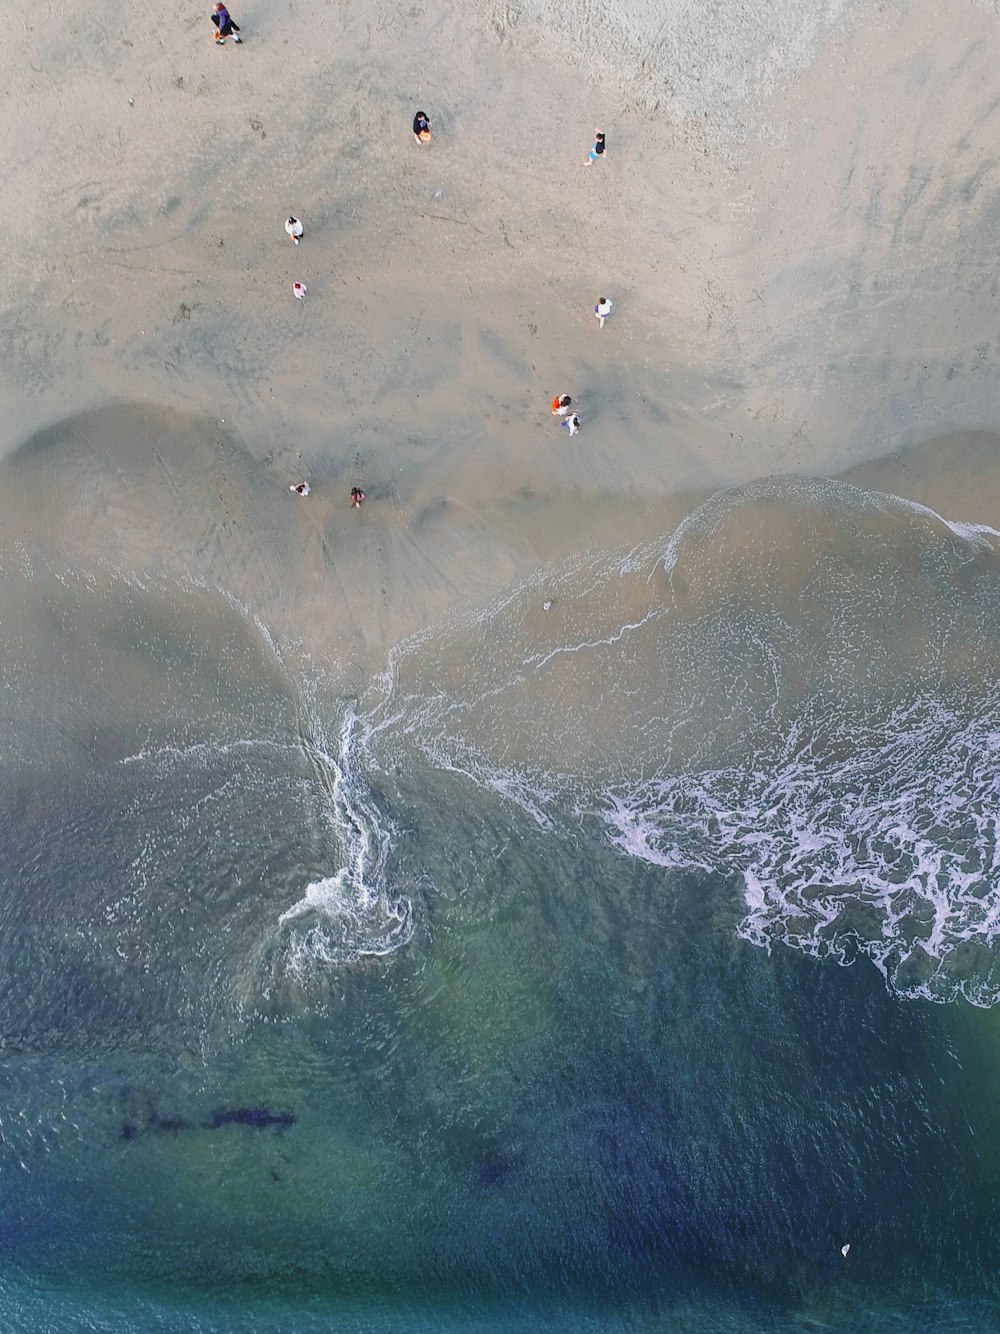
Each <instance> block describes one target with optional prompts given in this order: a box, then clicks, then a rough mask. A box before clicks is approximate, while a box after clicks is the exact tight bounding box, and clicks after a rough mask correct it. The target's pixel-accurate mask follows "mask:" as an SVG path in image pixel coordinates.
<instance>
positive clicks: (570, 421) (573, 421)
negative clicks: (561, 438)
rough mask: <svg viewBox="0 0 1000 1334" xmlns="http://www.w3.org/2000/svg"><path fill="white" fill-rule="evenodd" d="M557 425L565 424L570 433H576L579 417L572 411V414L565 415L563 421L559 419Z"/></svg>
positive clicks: (578, 428) (578, 427) (578, 426)
mask: <svg viewBox="0 0 1000 1334" xmlns="http://www.w3.org/2000/svg"><path fill="white" fill-rule="evenodd" d="M559 425H560V426H565V427H566V430H567V431H569V433H570V435H576V434H577V433H578V432H579V430H580V418H579V417H578V416H577V415H576V413H575V412H574V413H573V415H572V416H570V417H567V418H566V420H565V421H561V422H560V423H559Z"/></svg>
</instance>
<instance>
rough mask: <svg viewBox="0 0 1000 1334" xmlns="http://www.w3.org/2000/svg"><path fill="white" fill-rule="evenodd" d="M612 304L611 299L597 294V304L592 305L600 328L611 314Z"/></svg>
mask: <svg viewBox="0 0 1000 1334" xmlns="http://www.w3.org/2000/svg"><path fill="white" fill-rule="evenodd" d="M614 304H615V303H614V302H613V301H609V300H608V298H607V297H606V296H599V297H598V298H597V305H596V306H595V307H594V314H595V315H596V316H597V322H598V324H599V325H600V327H601V328H602V329H603V328H604V321H605V320H606V319H607V318H608V316H609V315H610V314H611V307H612V306H613V305H614Z"/></svg>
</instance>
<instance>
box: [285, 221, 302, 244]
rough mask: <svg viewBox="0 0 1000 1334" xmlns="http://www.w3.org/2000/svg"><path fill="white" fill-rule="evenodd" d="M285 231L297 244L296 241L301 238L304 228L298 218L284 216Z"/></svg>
mask: <svg viewBox="0 0 1000 1334" xmlns="http://www.w3.org/2000/svg"><path fill="white" fill-rule="evenodd" d="M285 231H286V232H287V233H288V235H289V236H290V237H291V238H292V240H293V241H294V242H295V244H296V245H298V243H299V242H300V241H301V240H302V237H303V234H304V233H305V228H304V227H303V226H302V223H301V222H299V220H298V218H286V219H285Z"/></svg>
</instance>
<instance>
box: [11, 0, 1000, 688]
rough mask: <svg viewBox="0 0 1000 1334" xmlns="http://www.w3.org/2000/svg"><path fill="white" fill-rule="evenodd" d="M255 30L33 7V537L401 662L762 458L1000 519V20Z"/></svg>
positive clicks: (26, 337) (434, 16)
mask: <svg viewBox="0 0 1000 1334" xmlns="http://www.w3.org/2000/svg"><path fill="white" fill-rule="evenodd" d="M236 18H237V20H238V21H239V22H240V23H241V25H242V28H243V31H244V36H245V41H244V43H243V45H242V46H240V47H235V46H234V45H233V44H232V43H231V42H230V43H228V44H227V45H226V46H225V47H224V48H216V47H215V46H214V45H213V42H212V40H211V29H210V27H209V24H208V19H207V14H203V13H202V12H200V11H196V10H192V9H191V8H190V7H188V8H185V7H183V6H180V5H179V4H177V3H174V0H167V3H165V4H164V6H163V7H161V8H160V9H158V11H157V12H156V14H155V16H154V15H145V14H143V13H141V12H140V11H129V12H127V13H123V12H122V11H121V9H120V7H119V6H117V5H114V4H112V3H110V0H108V2H107V3H101V4H98V5H97V6H90V7H88V9H87V10H86V11H83V10H80V11H79V12H77V13H73V12H71V13H70V14H69V15H67V16H65V17H63V18H61V19H60V20H59V21H58V22H56V21H53V20H52V19H51V18H50V17H49V16H48V15H44V16H43V15H39V13H38V12H37V11H24V12H21V13H19V14H17V15H15V16H13V17H12V20H11V27H10V30H9V33H8V39H7V41H6V42H5V44H4V50H3V56H2V60H3V70H2V72H3V83H4V87H5V88H6V93H5V102H6V108H7V115H6V116H5V118H4V121H5V124H4V128H3V130H2V131H0V134H2V143H3V156H4V161H5V163H6V165H7V189H6V190H5V192H4V198H3V202H2V204H0V210H2V211H0V219H2V222H3V227H4V232H5V234H6V235H7V237H8V244H7V245H6V246H5V247H4V250H3V254H2V256H0V278H2V287H3V291H4V294H5V299H4V305H5V310H4V318H3V325H2V328H3V357H2V362H0V396H2V406H3V420H4V423H5V442H6V446H5V447H6V451H7V453H8V455H10V456H11V458H12V460H13V461H14V466H12V467H11V468H8V469H7V470H6V472H5V476H4V486H3V488H2V493H3V494H2V498H0V504H4V505H5V506H7V505H9V506H10V507H11V512H10V514H9V516H8V531H12V530H13V529H16V530H17V531H18V532H19V533H20V534H21V535H22V537H23V538H24V539H25V540H30V541H33V542H36V543H40V544H42V545H43V546H45V545H47V544H49V543H51V544H53V545H54V546H56V547H58V548H59V549H60V552H61V555H62V557H63V558H65V559H66V560H67V561H68V562H70V563H74V562H76V563H83V564H86V563H87V562H89V561H92V560H101V559H114V560H115V561H117V562H119V563H121V564H122V565H124V566H127V567H129V568H132V569H140V568H150V569H161V568H162V569H169V570H171V571H173V572H174V573H177V572H180V571H184V572H186V573H188V574H189V575H191V576H193V577H197V578H204V579H207V580H209V581H217V582H218V583H219V584H220V585H224V586H225V587H226V588H227V590H228V591H229V592H231V593H233V594H234V595H235V596H237V597H239V598H241V599H243V600H244V601H245V602H246V604H247V605H248V606H250V607H252V608H253V609H254V610H255V611H256V612H258V613H259V614H260V615H261V617H262V618H263V620H264V621H265V622H266V623H267V624H268V625H269V626H271V627H272V628H273V630H274V631H275V633H276V634H278V635H279V636H282V635H285V636H288V637H290V638H293V639H303V640H304V641H306V642H307V643H308V647H309V650H310V651H311V652H317V653H321V654H322V655H323V656H324V657H325V658H330V657H331V656H332V657H333V658H335V659H336V660H337V662H338V664H340V665H341V666H344V667H347V665H348V663H349V662H350V663H353V664H357V663H361V662H364V664H365V667H364V670H370V668H371V666H372V664H377V663H378V662H379V661H380V660H381V659H383V658H384V656H385V653H386V652H387V651H388V649H390V648H391V647H392V645H393V644H394V643H396V642H397V641H398V640H399V639H400V638H401V637H403V636H404V635H406V634H408V633H410V632H412V631H413V630H414V629H417V628H420V627H421V626H424V625H427V624H430V623H433V622H434V621H435V620H436V619H437V618H438V617H439V616H440V615H441V614H442V613H443V612H444V611H445V610H446V609H447V608H449V607H454V606H456V605H462V604H466V605H478V604H481V603H482V602H483V601H485V600H486V599H487V598H488V597H489V596H490V595H491V594H492V593H493V592H495V591H496V590H497V589H498V588H500V587H503V586H504V585H506V584H507V583H509V582H510V581H512V580H514V579H516V578H518V577H520V576H521V575H523V574H524V573H526V572H527V571H530V570H532V569H536V568H538V567H539V566H540V565H542V564H544V563H545V562H548V561H557V560H559V559H561V558H563V557H565V556H568V555H575V554H577V553H578V552H579V551H581V550H582V549H586V548H588V547H601V546H603V545H617V544H621V543H622V542H628V541H631V540H641V539H644V538H646V537H652V536H655V535H656V534H657V533H661V534H663V533H666V532H668V531H669V530H670V528H671V526H672V524H673V523H674V522H675V521H676V519H677V517H679V515H681V514H683V513H684V512H685V511H686V510H687V509H688V508H690V506H691V504H692V503H694V502H695V501H696V500H699V499H701V498H703V497H704V496H705V495H707V494H709V493H710V492H711V491H712V490H714V489H716V488H718V487H724V486H729V485H732V484H735V483H739V482H743V481H747V480H751V479H753V478H755V477H760V476H768V475H771V474H775V473H806V474H814V475H823V474H839V473H841V472H843V471H844V470H845V469H846V468H847V467H852V466H853V467H857V466H859V465H863V464H865V463H866V462H868V461H870V460H873V459H883V460H892V459H895V460H897V462H896V464H895V465H892V464H890V463H886V464H883V465H882V467H881V470H880V472H879V474H878V475H879V477H880V479H881V480H882V482H883V484H885V485H887V486H889V488H890V489H892V490H895V491H897V492H899V493H900V494H904V495H905V494H909V493H911V492H912V493H913V494H918V493H919V498H920V499H922V500H924V501H926V502H927V503H929V504H934V503H936V500H937V498H938V493H937V482H936V481H934V480H933V478H934V476H937V477H938V478H939V480H940V481H941V484H942V486H943V487H944V488H945V490H944V491H943V492H942V493H941V494H942V495H947V496H948V497H949V499H950V498H951V497H952V496H954V501H955V503H956V504H958V505H960V506H961V509H962V514H961V517H963V518H968V519H976V520H980V521H990V520H991V518H995V514H994V513H993V510H994V506H993V500H994V497H995V496H996V486H995V481H994V479H993V477H992V475H991V474H990V470H989V469H986V470H985V471H986V473H987V474H990V475H988V476H987V477H984V471H983V469H979V472H978V476H979V482H980V483H982V482H983V481H984V480H985V481H986V485H983V484H977V485H976V486H975V487H972V488H969V490H968V491H967V492H966V493H965V494H960V495H956V494H955V492H956V490H957V491H959V492H961V491H962V488H961V486H960V484H959V483H957V482H956V480H955V479H956V468H955V463H956V457H955V451H956V449H957V446H956V445H955V441H956V440H958V439H959V438H961V439H963V440H965V442H966V444H967V445H968V446H969V447H970V448H972V450H973V453H975V445H974V444H971V445H970V443H969V442H972V441H973V439H974V435H973V434H970V433H976V432H980V433H982V432H990V431H992V430H993V428H994V426H995V413H994V403H995V397H996V389H997V369H996V363H997V356H996V353H997V348H998V339H997V335H996V331H995V292H996V281H995V278H994V276H993V271H994V267H995V265H994V260H995V253H994V249H995V248H994V238H993V234H992V226H993V222H994V217H995V200H996V197H997V184H998V163H997V159H996V156H995V153H994V149H993V145H992V137H993V134H994V129H995V116H996V114H997V112H996V99H995V94H994V90H993V80H992V77H991V71H992V62H991V59H990V57H991V53H992V52H993V51H994V49H995V43H996V40H997V37H996V15H995V14H993V13H991V12H990V11H989V9H988V7H985V6H984V7H977V6H974V5H969V6H965V7H964V8H963V9H962V10H961V12H960V13H959V14H956V15H954V16H952V18H951V19H950V21H949V23H948V24H947V26H946V27H944V26H943V25H942V23H941V21H940V17H939V16H938V15H937V12H936V11H935V10H934V9H933V8H932V7H931V6H928V5H917V6H914V7H912V8H911V9H910V10H909V11H908V12H906V13H905V14H895V15H890V14H887V13H885V12H883V11H881V10H879V9H875V8H873V7H870V6H866V5H861V4H845V5H833V4H828V5H817V6H813V7H810V8H808V9H803V10H802V11H801V12H798V11H797V10H795V9H794V8H793V7H783V6H779V7H778V8H777V9H775V8H774V7H768V8H767V9H765V7H763V6H753V7H750V8H749V9H747V10H745V11H743V12H742V13H741V16H740V17H739V19H738V20H736V19H734V20H733V25H732V27H731V28H726V29H725V31H724V32H720V31H717V30H716V29H715V28H714V27H713V22H714V20H712V21H709V20H706V21H705V23H703V24H702V25H700V26H699V25H695V24H693V22H692V19H691V16H690V15H685V14H684V13H683V12H682V9H681V7H678V11H677V13H676V14H674V13H673V12H672V9H671V6H669V5H668V6H667V7H666V9H665V11H664V13H663V14H662V16H660V17H659V18H658V19H656V25H657V33H658V34H659V35H658V37H656V39H655V40H654V36H655V34H653V33H652V28H651V25H652V24H653V22H654V16H653V15H651V14H650V13H649V12H647V10H645V9H644V8H643V6H642V5H640V4H638V3H637V4H635V5H633V7H632V9H628V8H627V7H626V9H625V10H624V11H623V14H622V15H620V16H619V19H620V22H619V23H618V24H617V25H615V26H614V38H613V40H609V39H608V38H607V26H606V25H605V24H603V22H602V21H601V19H600V18H599V16H597V15H596V14H594V13H592V12H591V11H590V10H589V9H587V8H585V7H583V6H576V5H573V4H565V5H561V6H552V5H548V6H546V5H538V6H532V5H528V4H525V5H520V6H519V5H509V6H506V7H504V6H499V5H490V4H481V5H478V6H475V7H473V8H471V9H467V10H464V11H463V12H462V13H461V14H448V13H447V12H446V11H443V10H440V9H438V8H435V7H433V6H432V7H423V6H414V7H412V8H411V9H408V10H406V9H403V8H397V7H395V6H393V5H387V4H380V3H377V0H373V2H372V3H365V4H361V5H352V6H350V7H347V6H343V5H337V6H333V7H329V6H323V5H320V4H318V3H307V4H305V5H304V6H300V7H296V8H295V9H294V10H293V9H292V8H291V7H287V8H284V7H282V6H278V7H276V8H272V9H270V10H266V11H265V10H260V11H259V12H258V11H255V10H254V9H252V8H251V9H249V10H244V11H241V12H239V13H237V14H236ZM723 37H724V38H725V40H722V38H723ZM765 38H767V40H768V42H769V43H770V45H768V44H766V43H765ZM765 53H766V54H765ZM699 62H700V63H699ZM418 106H419V107H421V108H423V109H425V110H427V112H428V114H429V115H430V116H431V119H432V124H433V127H434V133H435V137H434V141H433V143H432V144H430V145H426V146H423V147H418V146H417V145H416V144H415V143H414V141H413V138H412V136H411V134H410V130H409V126H410V120H411V118H412V114H413V112H414V110H415V109H416V108H417V107H418ZM40 109H44V111H43V112H42V113H41V114H40ZM594 124H600V125H601V126H603V127H605V129H606V131H607V133H608V136H609V152H608V158H607V161H604V162H598V163H597V164H595V166H594V167H593V168H589V167H586V166H585V165H584V164H585V159H586V150H587V148H588V147H589V144H590V141H591V128H592V126H593V125H594ZM289 212H294V213H295V214H297V215H298V216H300V217H301V218H303V220H304V222H305V228H306V236H305V239H304V241H303V243H302V245H301V247H300V248H298V249H296V248H294V247H293V246H292V245H291V244H290V243H289V242H288V239H287V238H286V237H285V235H284V233H283V231H282V225H283V221H284V218H285V216H286V215H287V214H288V213H289ZM296 279H301V280H302V281H305V282H306V283H307V286H308V289H309V291H308V296H307V298H306V300H305V301H304V302H297V301H295V300H293V298H292V291H291V284H292V282H293V280H296ZM604 294H607V295H609V296H610V297H611V298H612V299H613V300H614V302H615V310H614V314H613V317H612V319H611V320H610V321H609V323H608V326H607V328H605V329H604V330H603V331H599V330H598V328H597V322H596V320H595V319H594V318H593V315H592V306H593V303H594V302H595V301H596V300H597V297H598V296H600V295H604ZM557 391H565V392H570V393H572V394H573V396H574V399H575V402H576V403H577V404H578V406H579V411H580V414H581V418H582V422H583V429H582V431H581V433H580V435H579V436H578V437H576V438H575V439H573V440H572V441H570V440H569V439H568V438H567V435H566V433H565V432H564V431H562V430H560V429H559V428H558V426H557V425H556V423H555V421H554V419H553V418H552V417H551V416H550V414H549V412H548V402H549V399H550V398H551V395H552V394H553V393H555V392H557ZM961 433H966V434H965V435H962V434H961ZM939 436H940V437H943V438H947V439H948V440H949V441H951V442H952V443H951V446H950V448H949V450H948V451H947V456H948V459H949V463H948V465H947V467H945V468H942V469H941V470H940V473H938V471H937V470H936V469H935V468H934V462H933V460H934V443H935V440H936V439H937V438H938V437H939ZM991 443H992V442H991ZM910 449H918V450H919V451H920V457H921V460H922V463H921V468H920V469H919V473H920V475H919V477H918V476H917V475H916V474H915V470H914V468H912V467H909V466H906V465H905V464H904V463H903V461H902V459H903V455H904V454H905V452H906V451H908V450H910ZM958 452H959V456H960V457H959V458H958V460H957V462H958V467H959V471H961V470H962V469H964V468H965V461H964V460H965V452H964V450H959V451H958ZM980 452H981V451H980ZM303 477H308V478H309V480H310V481H311V483H312V486H313V494H312V495H311V496H310V498H309V499H308V501H306V502H300V501H298V500H297V499H296V498H295V497H290V496H289V493H288V486H289V484H291V483H294V482H297V481H299V480H300V479H301V478H303ZM355 482H358V483H360V484H361V485H363V486H364V488H365V490H366V491H367V494H368V497H369V500H368V502H367V503H366V505H365V508H364V510H363V512H362V513H361V514H354V513H352V512H351V510H350V507H349V503H348V491H349V488H350V486H351V485H352V484H354V483H355ZM351 670H353V667H352V668H351Z"/></svg>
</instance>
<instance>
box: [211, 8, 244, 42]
mask: <svg viewBox="0 0 1000 1334" xmlns="http://www.w3.org/2000/svg"><path fill="white" fill-rule="evenodd" d="M212 23H213V25H214V27H215V44H216V46H224V45H225V42H226V38H227V37H231V38H232V39H233V41H234V42H236V44H237V45H239V43H240V42H242V40H243V38H242V37H241V36H240V30H239V27H238V26H237V25H236V24H235V23H234V22H233V18H232V15H231V14H230V12H229V10H228V9H227V8H226V6H225V5H224V4H222V0H217V3H216V4H215V5H214V6H213V8H212Z"/></svg>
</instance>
